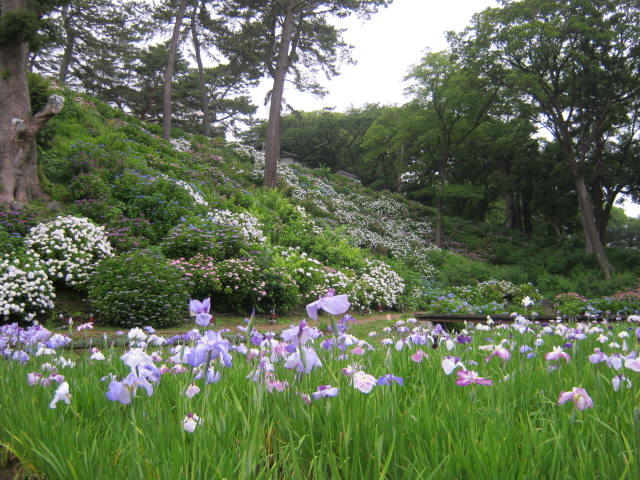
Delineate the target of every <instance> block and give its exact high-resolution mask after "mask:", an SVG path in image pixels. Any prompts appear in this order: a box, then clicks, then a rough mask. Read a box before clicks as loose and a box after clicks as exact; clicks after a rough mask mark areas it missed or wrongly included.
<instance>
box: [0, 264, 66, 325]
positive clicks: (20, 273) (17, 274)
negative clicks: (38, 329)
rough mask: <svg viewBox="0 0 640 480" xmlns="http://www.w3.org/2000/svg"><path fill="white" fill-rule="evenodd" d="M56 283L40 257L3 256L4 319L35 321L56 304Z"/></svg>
mask: <svg viewBox="0 0 640 480" xmlns="http://www.w3.org/2000/svg"><path fill="white" fill-rule="evenodd" d="M55 296H56V295H55V292H54V289H53V284H52V283H51V280H49V277H48V276H47V274H46V272H45V271H44V269H43V266H42V264H41V263H40V262H39V261H38V260H37V259H36V258H18V257H11V256H9V255H6V254H5V255H4V256H3V257H2V259H0V323H7V322H11V321H16V320H27V321H31V320H33V319H34V318H35V316H36V315H38V314H39V313H45V312H46V311H47V310H50V309H52V308H53V299H54V298H55Z"/></svg>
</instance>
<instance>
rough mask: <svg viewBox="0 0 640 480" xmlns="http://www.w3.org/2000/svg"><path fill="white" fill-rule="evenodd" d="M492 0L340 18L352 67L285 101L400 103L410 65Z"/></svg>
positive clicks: (342, 105) (410, 4) (341, 105)
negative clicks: (317, 90) (317, 89)
mask: <svg viewBox="0 0 640 480" xmlns="http://www.w3.org/2000/svg"><path fill="white" fill-rule="evenodd" d="M497 6H498V2H497V1H496V0H394V1H393V3H392V4H391V5H390V6H389V7H387V8H383V9H381V10H380V11H379V12H378V13H377V14H375V15H374V16H372V17H371V19H370V20H367V21H363V20H360V19H358V18H356V17H353V18H349V19H347V20H345V23H344V25H341V26H342V27H343V28H346V31H345V32H344V39H345V41H346V42H347V43H348V44H350V45H353V47H354V48H353V50H352V52H351V56H352V58H353V59H354V60H355V61H356V62H357V63H356V64H355V65H350V64H345V65H342V66H341V68H340V69H339V70H340V72H341V73H340V75H338V76H337V77H334V78H333V79H332V80H327V79H326V78H322V79H321V83H322V85H323V86H324V87H325V88H326V89H327V90H328V91H329V94H328V95H327V96H325V97H324V98H317V97H314V96H313V95H311V94H309V93H300V92H297V91H295V89H294V88H293V86H292V85H291V84H288V85H287V86H286V87H285V94H284V95H285V102H286V103H288V104H289V105H291V106H292V107H293V108H294V109H296V110H303V111H314V110H322V109H323V108H332V109H334V110H336V111H340V112H344V111H346V110H347V109H348V108H349V107H361V106H363V105H365V104H367V103H379V104H381V105H402V104H403V103H405V102H406V101H407V98H405V97H404V95H403V92H404V88H405V87H406V84H405V82H404V81H403V79H404V77H405V76H406V75H407V73H408V71H409V68H410V67H411V65H414V64H416V63H418V62H419V61H420V59H421V58H422V56H423V54H424V53H425V51H426V50H427V49H430V50H431V51H434V52H436V51H439V50H444V49H446V48H447V41H446V36H445V33H446V32H447V31H451V30H453V31H456V32H460V31H462V30H463V29H464V28H465V27H467V26H469V25H470V24H471V17H472V16H473V14H474V13H477V12H480V11H482V10H484V9H485V8H488V7H497ZM270 88H271V84H270V82H267V81H265V82H263V83H261V84H260V86H259V87H257V88H256V89H255V90H254V91H253V98H254V102H255V103H256V104H257V105H260V108H259V110H258V117H261V118H266V117H267V115H268V110H267V107H266V106H264V105H263V103H264V98H265V96H266V94H267V92H268V91H269V90H270ZM623 208H624V209H625V212H626V213H627V215H629V216H633V217H640V205H638V204H631V203H630V202H626V203H625V205H624V206H623Z"/></svg>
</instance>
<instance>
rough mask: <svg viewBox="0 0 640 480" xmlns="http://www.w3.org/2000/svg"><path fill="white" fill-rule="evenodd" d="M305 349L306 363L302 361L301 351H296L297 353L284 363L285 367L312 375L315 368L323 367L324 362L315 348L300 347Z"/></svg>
mask: <svg viewBox="0 0 640 480" xmlns="http://www.w3.org/2000/svg"><path fill="white" fill-rule="evenodd" d="M300 348H301V349H304V362H303V360H302V357H303V356H302V355H301V354H300V350H296V352H295V353H292V354H291V355H289V357H288V358H287V360H286V361H285V363H284V366H285V367H286V368H288V369H293V368H295V369H296V370H298V371H299V372H304V373H307V374H309V373H311V370H313V369H314V368H315V367H322V362H321V361H320V358H319V357H318V354H317V353H316V351H315V350H314V349H313V348H308V347H300Z"/></svg>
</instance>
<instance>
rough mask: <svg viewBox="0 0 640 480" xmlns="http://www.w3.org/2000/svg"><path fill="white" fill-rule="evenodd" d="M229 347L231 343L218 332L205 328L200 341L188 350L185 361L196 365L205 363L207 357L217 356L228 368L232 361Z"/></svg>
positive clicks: (215, 357) (213, 358)
mask: <svg viewBox="0 0 640 480" xmlns="http://www.w3.org/2000/svg"><path fill="white" fill-rule="evenodd" d="M230 348H231V343H229V341H228V340H225V339H224V338H222V335H221V334H220V332H216V331H215V330H207V331H206V332H205V334H204V335H203V336H202V337H201V338H200V342H199V343H198V344H197V345H196V346H195V347H193V348H191V349H190V350H189V352H188V353H187V355H186V357H185V361H186V362H187V363H188V364H189V365H191V366H192V367H197V366H199V365H202V364H203V363H205V362H206V361H207V358H210V359H211V360H215V359H218V358H219V359H220V360H221V361H222V363H224V365H225V367H228V368H230V367H231V362H232V360H231V355H230V354H229V349H230Z"/></svg>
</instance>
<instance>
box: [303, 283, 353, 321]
mask: <svg viewBox="0 0 640 480" xmlns="http://www.w3.org/2000/svg"><path fill="white" fill-rule="evenodd" d="M350 306H351V304H350V303H349V296H348V295H336V294H335V290H334V289H333V288H330V289H329V290H328V291H327V294H326V295H325V296H324V297H321V298H319V299H318V300H316V301H315V302H311V303H310V304H308V305H307V315H309V318H311V319H313V320H318V310H324V311H325V312H327V313H330V314H331V315H342V314H343V313H346V312H347V310H349V307H350Z"/></svg>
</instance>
